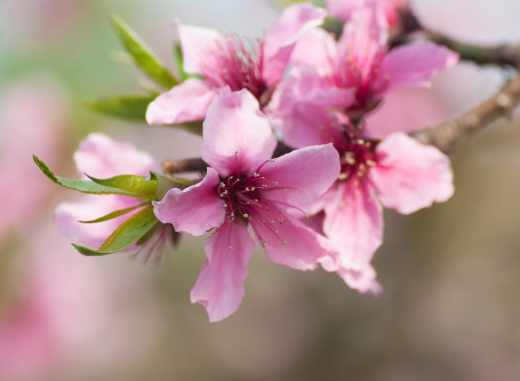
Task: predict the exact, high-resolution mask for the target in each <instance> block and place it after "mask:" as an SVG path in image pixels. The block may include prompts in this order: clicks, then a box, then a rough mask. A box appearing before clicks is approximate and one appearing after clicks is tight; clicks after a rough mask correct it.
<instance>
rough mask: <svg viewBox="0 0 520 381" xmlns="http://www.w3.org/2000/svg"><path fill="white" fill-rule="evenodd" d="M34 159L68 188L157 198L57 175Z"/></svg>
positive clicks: (34, 157) (46, 174) (46, 173)
mask: <svg viewBox="0 0 520 381" xmlns="http://www.w3.org/2000/svg"><path fill="white" fill-rule="evenodd" d="M33 160H34V162H35V163H36V165H37V166H38V168H40V170H41V171H42V172H43V174H44V175H45V176H47V177H48V178H49V179H50V180H52V181H53V182H55V183H56V184H59V185H61V186H62V187H65V188H68V189H73V190H77V191H79V192H83V193H90V194H118V195H121V196H130V197H136V198H143V199H148V200H153V199H155V194H154V195H148V194H141V193H135V192H129V191H126V190H124V189H120V188H113V187H110V186H105V185H102V184H97V183H95V182H93V181H86V180H73V179H67V178H65V177H60V176H56V175H55V174H54V173H52V172H51V170H50V169H49V168H48V167H47V166H46V165H45V164H44V163H43V161H41V160H40V159H38V158H37V157H36V156H33Z"/></svg>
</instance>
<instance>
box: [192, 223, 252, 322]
mask: <svg viewBox="0 0 520 381" xmlns="http://www.w3.org/2000/svg"><path fill="white" fill-rule="evenodd" d="M254 247H255V242H254V241H253V239H252V238H251V236H250V235H249V233H248V232H247V227H246V225H245V224H244V223H243V222H241V221H238V220H237V221H235V222H232V223H230V222H226V223H224V224H222V225H221V226H220V227H219V228H218V229H217V230H216V231H215V232H214V233H213V234H212V235H211V237H210V238H209V239H208V242H207V243H206V255H207V260H206V262H205V263H204V266H203V267H202V270H201V271H200V275H199V278H198V279H197V283H195V286H194V287H193V289H192V290H191V302H192V303H200V304H202V305H203V306H204V307H205V308H206V311H207V312H208V315H209V320H210V321H212V322H213V321H219V320H222V319H225V318H227V317H228V316H229V315H231V314H232V313H233V312H235V311H236V310H237V309H238V306H239V304H240V302H241V300H242V298H243V297H244V293H245V292H244V280H245V279H246V277H247V263H248V261H249V258H250V257H251V254H252V252H253V249H254Z"/></svg>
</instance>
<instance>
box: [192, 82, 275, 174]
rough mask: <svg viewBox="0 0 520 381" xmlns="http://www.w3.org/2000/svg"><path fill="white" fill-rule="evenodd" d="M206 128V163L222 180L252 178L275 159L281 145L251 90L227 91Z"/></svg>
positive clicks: (213, 108)
mask: <svg viewBox="0 0 520 381" xmlns="http://www.w3.org/2000/svg"><path fill="white" fill-rule="evenodd" d="M203 128H204V132H203V140H204V142H203V146H202V152H201V156H202V159H204V161H205V162H206V163H208V164H209V165H211V166H212V167H213V168H215V169H216V170H217V172H218V173H219V175H221V176H222V177H226V176H229V175H230V174H235V175H240V174H252V173H253V171H254V170H255V169H256V168H257V167H258V166H259V165H260V164H261V163H263V162H265V161H266V160H268V159H270V158H271V155H272V154H273V151H274V149H275V147H276V143H277V141H276V137H275V136H274V134H273V132H272V131H271V127H270V125H269V122H268V121H267V118H266V117H265V116H264V115H263V114H262V113H261V112H260V109H259V106H258V101H257V100H256V98H255V97H254V96H253V95H251V93H249V92H248V91H247V90H240V91H237V92H231V90H230V89H229V87H225V88H223V89H222V91H221V92H220V93H219V95H217V96H216V97H215V99H214V101H213V103H212V104H211V106H210V107H209V109H208V113H207V116H206V120H205V121H204V127H203Z"/></svg>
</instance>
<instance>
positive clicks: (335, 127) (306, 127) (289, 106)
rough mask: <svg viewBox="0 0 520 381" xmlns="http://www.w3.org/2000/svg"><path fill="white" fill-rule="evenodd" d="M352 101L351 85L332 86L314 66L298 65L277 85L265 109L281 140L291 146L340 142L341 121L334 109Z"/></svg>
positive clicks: (341, 135) (342, 138)
mask: <svg viewBox="0 0 520 381" xmlns="http://www.w3.org/2000/svg"><path fill="white" fill-rule="evenodd" d="M353 101H354V93H353V92H352V91H351V90H350V89H340V88H337V87H334V86H332V85H331V84H330V82H329V81H328V80H327V78H325V77H320V76H318V75H316V73H315V72H314V70H306V69H298V70H292V71H291V78H290V79H288V80H285V81H283V82H282V83H281V84H280V85H279V86H278V87H277V89H276V91H275V92H274V94H273V96H272V98H271V102H270V103H269V105H268V107H267V108H266V112H267V114H268V115H269V118H270V120H271V122H272V123H273V125H274V127H275V128H276V129H277V130H278V131H280V133H281V135H282V140H283V141H284V143H285V144H287V145H289V146H291V147H296V148H301V147H306V146H309V145H315V144H326V143H331V142H334V143H338V144H339V143H340V142H342V141H344V137H343V134H342V127H341V122H344V121H343V120H342V119H341V118H340V117H339V113H337V112H336V111H335V110H337V109H344V108H347V107H348V106H350V105H351V104H352V102H353Z"/></svg>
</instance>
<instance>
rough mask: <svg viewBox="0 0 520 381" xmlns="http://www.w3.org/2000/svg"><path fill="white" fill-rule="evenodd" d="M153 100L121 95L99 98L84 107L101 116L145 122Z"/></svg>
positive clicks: (149, 97)
mask: <svg viewBox="0 0 520 381" xmlns="http://www.w3.org/2000/svg"><path fill="white" fill-rule="evenodd" d="M154 99H155V96H151V95H123V96H119V97H110V98H101V99H98V100H95V101H91V102H87V103H86V104H85V105H86V106H87V107H88V108H89V109H91V110H93V111H96V112H99V113H101V114H105V115H109V116H113V117H118V118H125V119H130V120H138V121H141V122H143V121H145V120H146V119H145V115H146V109H147V108H148V105H149V104H150V102H152V101H153V100H154Z"/></svg>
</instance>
